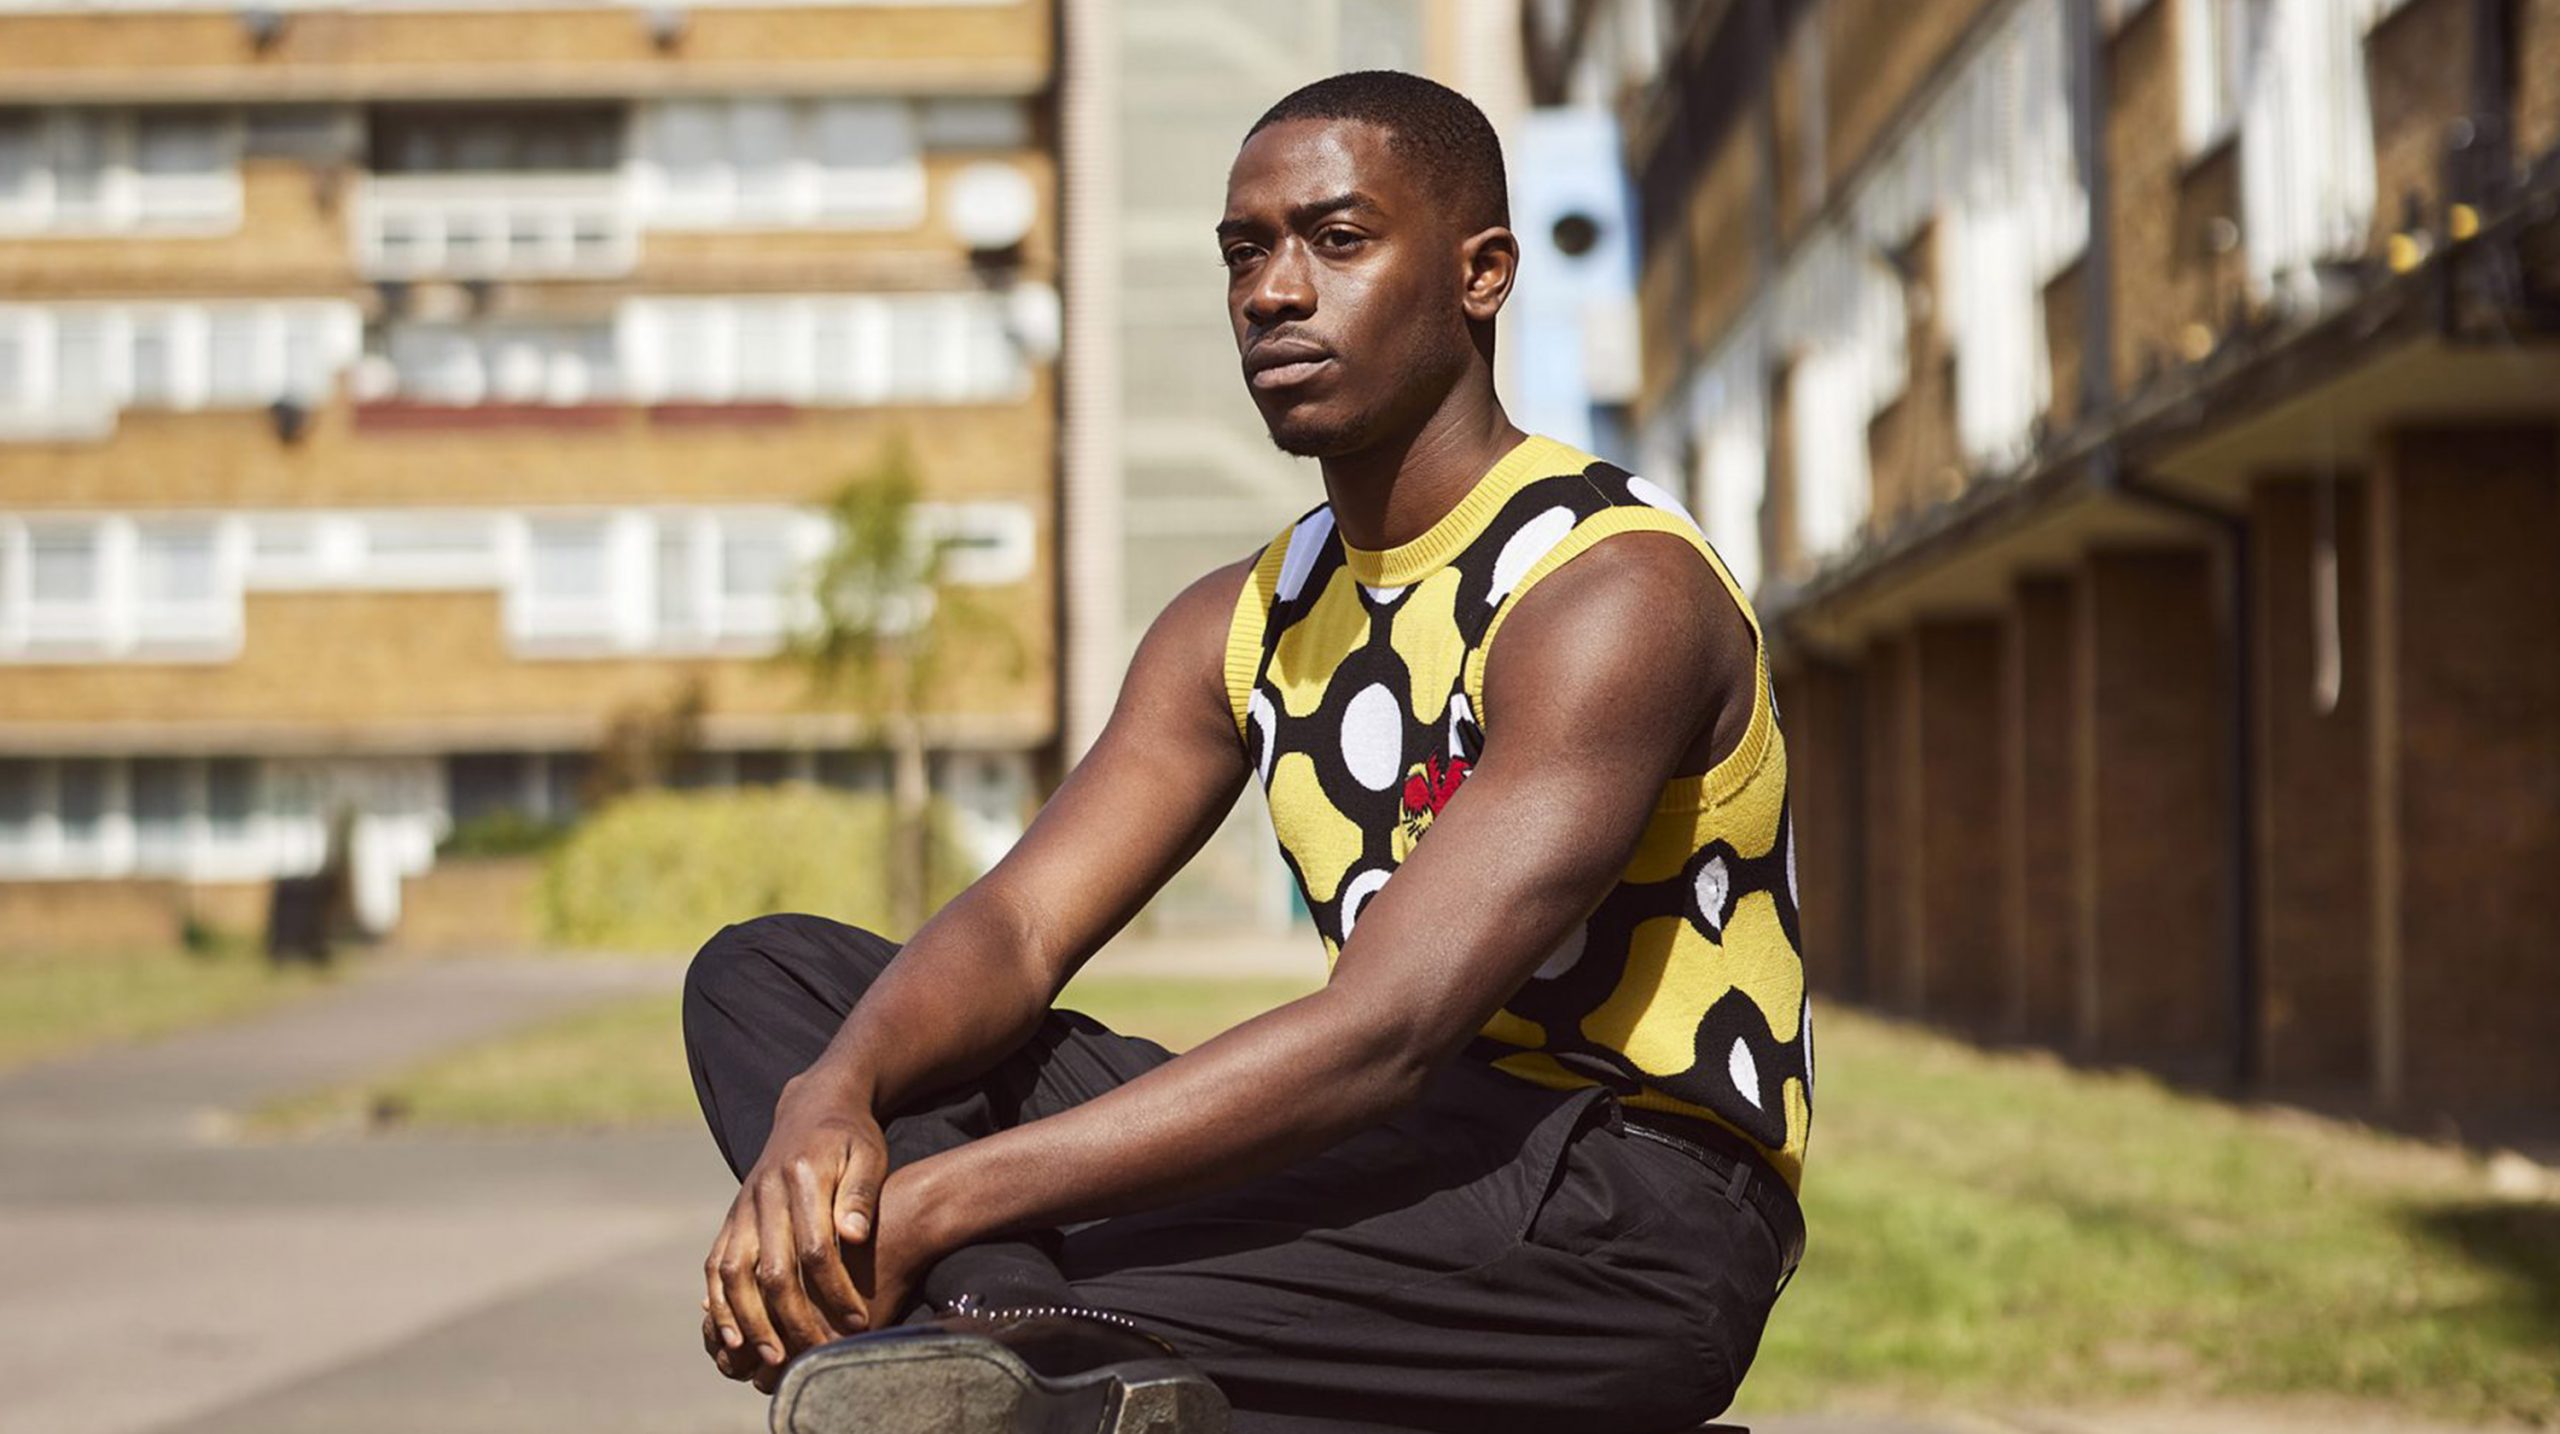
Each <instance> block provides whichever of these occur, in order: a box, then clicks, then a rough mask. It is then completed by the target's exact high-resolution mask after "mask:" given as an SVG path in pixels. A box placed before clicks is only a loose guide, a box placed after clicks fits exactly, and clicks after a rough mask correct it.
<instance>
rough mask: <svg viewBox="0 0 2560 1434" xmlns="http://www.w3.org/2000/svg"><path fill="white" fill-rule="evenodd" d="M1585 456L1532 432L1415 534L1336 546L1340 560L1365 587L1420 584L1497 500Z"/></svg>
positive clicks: (1581, 462)
mask: <svg viewBox="0 0 2560 1434" xmlns="http://www.w3.org/2000/svg"><path fill="white" fill-rule="evenodd" d="M1591 461H1592V460H1591V457H1590V455H1588V454H1586V453H1583V452H1581V451H1580V450H1578V449H1575V448H1572V447H1569V446H1567V445H1565V444H1563V443H1559V442H1557V441H1556V440H1554V439H1552V438H1549V437H1546V436H1545V435H1543V434H1537V433H1532V434H1530V435H1529V436H1528V437H1526V438H1523V439H1521V440H1520V441H1519V442H1517V443H1515V444H1513V445H1511V451H1510V452H1508V453H1505V454H1503V455H1502V456H1501V457H1500V458H1498V459H1496V460H1494V465H1493V466H1492V467H1491V468H1488V469H1486V470H1485V473H1484V476H1483V477H1481V478H1478V479H1477V480H1476V485H1475V486H1474V487H1472V488H1470V489H1468V490H1467V496H1465V497H1463V498H1461V499H1459V500H1458V505H1457V506H1456V507H1454V508H1451V509H1450V510H1449V511H1448V512H1446V513H1443V514H1441V515H1440V520H1439V521H1438V522H1436V523H1433V524H1432V525H1431V526H1430V528H1428V529H1427V530H1425V531H1424V532H1423V533H1422V535H1421V536H1420V537H1417V538H1414V539H1413V540H1411V541H1410V542H1403V543H1398V544H1396V545H1395V546H1394V547H1392V548H1355V547H1353V546H1351V544H1350V543H1349V542H1347V541H1346V542H1344V543H1343V545H1342V558H1343V563H1344V565H1345V566H1347V567H1349V568H1350V569H1351V575H1352V576H1353V577H1355V578H1358V579H1359V580H1360V581H1362V582H1364V583H1367V584H1369V585H1370V586H1371V587H1402V586H1404V585H1405V584H1407V583H1415V582H1420V581H1421V580H1422V579H1424V578H1427V577H1429V576H1431V574H1433V573H1434V572H1437V571H1438V570H1439V569H1440V567H1441V566H1442V565H1443V564H1445V563H1447V562H1449V561H1450V560H1451V559H1453V558H1455V557H1457V556H1458V554H1459V553H1461V552H1463V551H1465V550H1466V546H1467V544H1469V543H1472V542H1474V541H1475V538H1476V534H1478V533H1481V532H1483V531H1484V527H1485V524H1487V523H1490V522H1492V521H1493V515H1494V514H1496V513H1499V512H1501V511H1502V504H1503V501H1504V500H1505V499H1507V498H1509V497H1510V496H1511V495H1512V494H1513V493H1515V492H1517V491H1519V488H1520V486H1521V485H1522V484H1524V483H1526V482H1528V481H1529V480H1530V479H1532V478H1543V477H1546V476H1547V475H1549V474H1552V473H1579V472H1581V471H1582V470H1583V469H1584V468H1585V467H1587V466H1588V465H1589V464H1590V463H1591Z"/></svg>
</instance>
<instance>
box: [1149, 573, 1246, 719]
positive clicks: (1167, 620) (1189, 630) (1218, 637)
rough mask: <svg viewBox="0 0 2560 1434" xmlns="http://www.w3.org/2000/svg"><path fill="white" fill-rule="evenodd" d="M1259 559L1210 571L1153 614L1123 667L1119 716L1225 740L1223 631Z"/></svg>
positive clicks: (1231, 617) (1225, 634) (1194, 580)
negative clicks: (1191, 726) (1197, 729)
mask: <svg viewBox="0 0 2560 1434" xmlns="http://www.w3.org/2000/svg"><path fill="white" fill-rule="evenodd" d="M1259 556H1260V554H1259V553H1258V552H1257V553H1255V554H1252V555H1248V556H1246V557H1243V558H1239V559H1237V560H1236V561H1234V562H1230V563H1222V564H1220V565H1219V566H1217V567H1214V568H1211V569H1210V570H1209V571H1207V572H1205V573H1203V574H1201V575H1200V576H1199V577H1197V578H1194V579H1192V580H1191V582H1190V583H1188V584H1186V585H1185V586H1184V587H1183V589H1182V591H1180V592H1178V593H1176V594H1174V596H1173V599H1172V601H1170V602H1167V603H1166V604H1165V605H1164V609H1163V611H1161V612H1159V613H1157V614H1156V617H1155V621H1154V622H1153V623H1151V624H1149V625H1148V628H1147V631H1146V635H1145V636H1144V637H1142V638H1141V639H1139V642H1138V650H1137V653H1136V654H1135V655H1134V656H1133V657H1131V659H1130V661H1129V675H1128V678H1127V680H1126V681H1125V682H1124V683H1123V684H1122V687H1121V695H1120V703H1119V708H1118V710H1119V712H1120V713H1121V714H1125V715H1126V716H1128V717H1131V718H1136V719H1139V720H1141V721H1144V722H1147V723H1149V724H1150V725H1153V726H1156V727H1158V728H1159V729H1160V728H1161V726H1162V725H1163V724H1164V723H1165V722H1167V721H1168V720H1178V721H1181V722H1185V723H1196V724H1197V725H1201V726H1205V727H1206V728H1208V729H1209V730H1211V731H1216V732H1222V733H1224V735H1225V737H1226V738H1227V739H1228V740H1233V738H1234V736H1235V730H1234V719H1233V718H1232V717H1230V716H1229V715H1228V708H1227V688H1226V653H1227V630H1228V626H1229V624H1230V623H1232V622H1233V621H1234V619H1235V610H1236V601H1237V599H1238V598H1239V597H1240V596H1241V595H1242V594H1243V592H1244V585H1245V584H1246V583H1248V582H1250V581H1251V580H1252V576H1253V566H1254V562H1255V559H1256V558H1258V557H1259ZM1176 714H1179V716H1178V717H1177V716H1176Z"/></svg>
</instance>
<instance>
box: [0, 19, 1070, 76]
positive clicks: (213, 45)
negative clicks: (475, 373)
mask: <svg viewBox="0 0 2560 1434" xmlns="http://www.w3.org/2000/svg"><path fill="white" fill-rule="evenodd" d="M683 13H684V16H685V30H684V34H683V38H682V39H681V41H680V42H679V43H678V44H677V45H676V46H674V47H673V48H672V49H670V50H666V51H661V50H659V49H658V48H657V47H656V45H655V44H654V43H653V42H652V41H651V39H650V35H649V28H648V11H647V10H646V9H644V8H642V7H638V6H621V5H604V6H597V7H594V8H591V9H560V10H517V9H514V8H512V7H509V8H493V9H487V10H455V11H429V10H417V11H409V10H378V11H358V10H345V11H308V12H292V11H288V12H287V19H286V23H285V26H284V30H283V33H282V34H281V35H280V36H279V37H278V38H277V39H276V40H275V42H274V43H273V44H272V45H271V46H270V47H269V49H268V50H267V51H266V52H265V53H263V54H261V53H260V52H259V51H258V50H257V49H256V47H255V46H254V45H253V44H252V43H251V41H250V38H249V35H248V32H247V30H246V29H245V28H244V27H243V26H242V25H241V23H240V21H239V19H238V18H237V17H236V16H235V15H233V14H231V13H230V12H228V11H221V10H205V11H190V12H185V13H180V14H150V13H133V12H125V13H113V12H111V13H105V14H60V13H55V14H32V15H12V16H0V93H7V94H10V95H13V96H16V97H21V98H31V99H43V98H79V97H94V98H143V99H147V98H164V99H168V98H201V97H207V96H235V97H240V98H254V99H269V100H285V99H306V98H335V97H348V96H362V95H389V94H408V95H473V94H504V93H509V92H511V91H520V92H528V93H545V94H565V93H584V94H634V93H661V92H675V91H682V90H685V89H688V88H696V87H702V86H714V87H723V88H726V87H734V86H735V85H737V84H739V83H740V82H742V81H746V80H750V79H753V78H755V77H758V76H762V77H764V78H765V79H766V80H767V81H768V82H770V83H773V84H774V85H776V86H777V87H783V86H789V85H791V84H794V83H796V82H799V81H801V80H806V79H812V78H816V77H820V76H824V77H826V78H827V80H828V82H829V83H833V84H859V83H863V82H866V81H868V82H872V83H876V84H878V85H879V86H881V87H883V88H886V89H912V88H915V87H917V86H919V85H922V86H923V87H926V88H938V87H943V86H947V85H954V84H961V83H976V84H981V85H984V86H987V87H989V88H991V89H998V90H1009V91H1013V92H1023V91H1027V90H1030V89H1034V88H1037V87H1038V86H1039V85H1040V84H1041V83H1042V81H1043V80H1044V79H1045V78H1046V76H1047V75H1048V73H1049V70H1050V66H1051V55H1050V29H1051V25H1050V6H1049V4H1048V3H1046V0H1021V3H1017V4H1011V5H984V6H981V5H956V6H955V5H919V6H912V7H906V6H885V5H882V6H872V5H854V6H845V7H841V8H821V7H807V6H776V7H774V8H771V9H756V8H745V7H740V8H726V7H723V8H716V9H708V8H706V9H691V10H686V11H684V12H683Z"/></svg>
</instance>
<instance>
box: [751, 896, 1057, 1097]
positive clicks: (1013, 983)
mask: <svg viewBox="0 0 2560 1434" xmlns="http://www.w3.org/2000/svg"><path fill="white" fill-rule="evenodd" d="M1034 935H1035V933H1033V932H1031V931H1029V930H1027V929H1025V928H1024V927H1023V926H1022V925H1021V923H1020V922H1018V921H1017V920H1015V919H1014V918H1013V916H1012V915H1011V913H1010V912H1009V911H1008V910H1007V909H1006V907H1005V905H1004V903H1003V902H1002V901H1001V900H998V899H994V898H991V897H989V896H988V895H986V894H985V893H984V892H982V891H969V892H964V893H962V894H961V895H960V896H958V897H956V898H954V899H953V900H952V901H951V902H949V903H948V904H946V905H945V906H944V907H943V908H942V909H941V910H940V911H938V912H936V913H935V914H934V916H933V918H932V919H931V920H929V921H927V922H926V923H925V924H924V925H923V926H922V927H921V928H919V929H918V930H917V932H916V934H915V935H914V937H913V938H911V939H910V940H909V941H908V942H907V943H906V945H905V946H904V947H902V948H901V949H900V950H899V952H898V954H897V956H896V957H895V958H894V959H893V960H891V961H890V963H889V965H888V969H886V970H885V971H883V972H882V973H881V975H880V977H879V979H877V980H876V981H874V982H872V984H871V989H870V990H869V991H867V992H865V993H864V994H863V997H862V999H861V1000H860V1001H859V1002H857V1003H856V1004H855V1006H854V1008H853V1013H852V1014H851V1015H849V1016H847V1017H846V1018H845V1022H844V1024H843V1025H842V1026H841V1027H839V1028H838V1029H837V1031H836V1034H835V1036H834V1038H833V1039H832V1040H830V1041H828V1043H827V1048H826V1050H824V1051H823V1052H821V1053H820V1054H819V1056H818V1059H817V1060H816V1061H815V1062H813V1063H812V1064H811V1066H810V1067H809V1070H808V1071H807V1073H805V1074H804V1075H802V1076H800V1077H799V1078H798V1081H797V1083H798V1084H799V1085H801V1086H803V1087H809V1086H816V1087H818V1088H820V1089H823V1090H825V1091H826V1092H828V1095H829V1097H830V1098H834V1099H843V1100H848V1101H859V1102H861V1103H862V1104H864V1105H865V1106H866V1107H867V1108H868V1109H870V1110H871V1111H872V1112H873V1113H874V1114H875V1115H876V1116H878V1117H879V1118H881V1119H884V1120H885V1119H886V1118H888V1117H889V1116H890V1115H891V1114H893V1113H894V1112H895V1111H896V1110H897V1109H898V1107H899V1106H900V1105H901V1104H903V1103H904V1102H906V1101H908V1100H911V1099H913V1098H914V1097H916V1096H918V1095H921V1094H923V1093H925V1092H927V1091H931V1090H935V1089H938V1088H940V1087H942V1086H945V1085H948V1084H951V1083H952V1082H955V1081H961V1080H966V1079H968V1078H969V1077H971V1076H973V1075H976V1074H978V1073H979V1072H981V1071H984V1070H986V1069H987V1068H988V1067H990V1066H992V1065H994V1064H995V1063H996V1062H997V1061H1000V1060H1002V1059H1003V1058H1004V1057H1005V1056H1006V1055H1007V1054H1008V1053H1010V1052H1011V1051H1012V1050H1014V1048H1016V1047H1018V1046H1020V1045H1021V1044H1022V1043H1023V1042H1024V1041H1026V1040H1029V1039H1030V1038H1031V1033H1032V1031H1034V1030H1035V1029H1037V1028H1038V1026H1039V1024H1040V1018H1041V1016H1042V1014H1043V1013H1045V1012H1046V1011H1047V1010H1048V1007H1049V1000H1050V997H1051V995H1052V994H1053V992H1052V991H1051V989H1050V986H1051V983H1052V981H1053V979H1054V978H1053V977H1052V976H1051V975H1050V974H1049V972H1048V970H1047V968H1046V967H1045V966H1044V965H1043V964H1042V962H1041V960H1040V954H1039V953H1038V952H1037V951H1036V950H1035V949H1034V939H1033V938H1034Z"/></svg>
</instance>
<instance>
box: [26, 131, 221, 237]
mask: <svg viewBox="0 0 2560 1434" xmlns="http://www.w3.org/2000/svg"><path fill="white" fill-rule="evenodd" d="M12 108H19V107H17V106H12ZM189 108H190V110H192V109H193V108H194V107H189ZM142 113H143V112H142V111H140V110H137V109H131V108H99V107H95V106H79V107H52V108H44V109H38V110H37V111H36V115H37V121H36V134H37V140H36V150H37V156H38V157H37V162H36V165H35V171H34V181H35V182H34V183H33V184H32V185H30V186H29V190H28V192H27V193H26V194H25V195H23V196H20V197H19V198H17V199H16V200H14V201H12V202H9V203H5V204H0V234H9V235H80V234H122V233H132V232H136V231H150V232H155V233H212V234H220V233H230V232H233V231H236V230H237V229H238V228H239V227H240V221H241V213H242V208H241V183H240V152H241V138H242V134H243V132H244V126H243V123H242V118H241V114H240V111H238V110H237V109H229V108H220V109H212V110H209V111H206V113H207V114H208V115H209V117H210V119H211V121H212V125H213V142H214V151H215V155H216V166H215V168H214V169H213V170H212V171H210V172H207V173H202V174H180V175H147V174H144V173H143V172H142V171H141V167H140V154H139V144H140V133H141V119H142ZM83 123H95V124H97V125H98V126H99V127H100V128H99V134H98V139H99V147H100V151H101V157H102V162H101V163H100V165H99V168H98V198H97V202H96V204H95V206H94V207H93V208H92V209H90V211H89V212H86V213H80V214H76V215H73V216H69V217H66V216H65V215H64V213H63V206H62V181H61V172H60V167H59V164H58V162H57V159H56V156H57V155H58V154H59V153H60V151H61V148H62V145H63V135H64V134H65V133H66V132H67V131H69V130H70V129H72V128H73V127H74V126H77V125H80V124H83Z"/></svg>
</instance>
